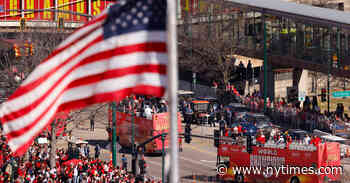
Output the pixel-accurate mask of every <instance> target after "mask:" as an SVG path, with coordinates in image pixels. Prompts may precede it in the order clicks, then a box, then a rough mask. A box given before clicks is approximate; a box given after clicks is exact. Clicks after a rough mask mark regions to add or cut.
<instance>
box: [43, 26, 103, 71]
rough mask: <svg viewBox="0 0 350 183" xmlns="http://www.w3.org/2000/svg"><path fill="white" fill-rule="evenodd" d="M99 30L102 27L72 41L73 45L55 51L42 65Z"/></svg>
mask: <svg viewBox="0 0 350 183" xmlns="http://www.w3.org/2000/svg"><path fill="white" fill-rule="evenodd" d="M97 29H100V27H99V26H97V27H95V28H93V29H91V30H90V31H88V32H86V33H85V34H83V35H81V36H80V37H79V38H77V39H76V40H74V41H72V42H71V43H69V44H67V45H65V46H64V47H62V48H58V49H56V50H54V51H53V52H52V53H51V54H50V55H49V56H48V57H47V58H46V59H45V60H44V61H42V62H41V64H42V63H45V62H47V61H49V60H50V59H52V58H53V57H55V56H57V55H58V54H59V53H61V52H63V51H65V50H66V49H68V48H69V47H71V46H72V45H74V44H75V43H77V42H79V41H81V40H83V39H84V38H86V37H87V36H89V35H90V34H91V33H93V32H95V31H96V30H97Z"/></svg>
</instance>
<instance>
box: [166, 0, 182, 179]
mask: <svg viewBox="0 0 350 183" xmlns="http://www.w3.org/2000/svg"><path fill="white" fill-rule="evenodd" d="M167 3H168V8H167V13H168V16H167V18H168V21H167V22H168V23H167V30H168V53H169V63H168V79H169V87H168V97H169V112H170V114H169V115H170V116H169V117H170V145H171V146H170V147H171V149H170V165H171V167H170V176H171V177H170V182H171V183H178V182H179V164H178V154H179V148H178V131H177V88H178V69H177V30H176V1H174V0H168V1H167ZM178 8H180V7H178Z"/></svg>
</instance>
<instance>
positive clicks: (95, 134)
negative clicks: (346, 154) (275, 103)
mask: <svg viewBox="0 0 350 183" xmlns="http://www.w3.org/2000/svg"><path fill="white" fill-rule="evenodd" d="M102 121H106V120H101V121H100V120H97V121H96V124H95V125H96V126H95V130H94V131H90V130H89V122H88V120H82V121H81V123H80V124H79V125H78V128H73V131H72V135H73V136H75V137H79V138H81V139H82V140H86V141H88V142H89V146H90V149H91V155H93V154H94V146H95V144H100V145H102V147H104V148H103V149H102V152H101V156H100V158H101V159H103V160H105V161H111V158H112V156H111V152H110V150H109V148H108V143H109V142H108V141H107V138H108V135H107V133H106V130H105V129H106V125H107V124H106V123H105V122H102ZM192 133H193V134H196V135H203V136H212V134H213V128H210V127H197V126H192ZM58 144H59V147H60V148H61V147H67V146H66V143H65V142H64V141H63V140H60V141H59V142H58ZM216 150H217V149H216V148H215V147H214V145H213V141H212V140H209V139H199V138H194V137H193V140H192V142H191V144H186V143H183V152H180V154H179V171H180V179H181V180H180V182H184V183H187V182H191V183H192V182H215V180H214V179H215V175H216V166H215V165H216ZM126 157H127V158H128V160H129V163H128V165H129V170H130V169H131V167H130V165H131V157H130V155H129V154H126ZM120 158H121V153H118V165H120V164H121V160H120ZM146 162H147V164H148V168H147V175H148V176H152V177H154V179H156V180H161V176H162V158H161V156H146ZM343 166H344V170H345V172H346V173H345V174H346V175H350V174H349V172H350V159H344V160H343ZM348 180H350V178H347V179H346V180H345V182H350V181H348ZM343 182H344V181H343Z"/></svg>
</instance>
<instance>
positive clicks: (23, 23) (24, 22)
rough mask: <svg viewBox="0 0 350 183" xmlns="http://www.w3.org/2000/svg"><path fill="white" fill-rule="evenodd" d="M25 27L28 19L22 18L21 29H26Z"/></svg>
mask: <svg viewBox="0 0 350 183" xmlns="http://www.w3.org/2000/svg"><path fill="white" fill-rule="evenodd" d="M25 27H26V19H25V18H21V20H20V28H21V30H24V28H25Z"/></svg>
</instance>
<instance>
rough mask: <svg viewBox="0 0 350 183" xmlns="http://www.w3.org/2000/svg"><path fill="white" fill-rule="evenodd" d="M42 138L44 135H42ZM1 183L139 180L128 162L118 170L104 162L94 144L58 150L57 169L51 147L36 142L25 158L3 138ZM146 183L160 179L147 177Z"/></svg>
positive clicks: (129, 182)
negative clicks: (51, 164) (51, 158)
mask: <svg viewBox="0 0 350 183" xmlns="http://www.w3.org/2000/svg"><path fill="white" fill-rule="evenodd" d="M39 138H41V136H39ZM0 146H1V150H0V168H1V170H2V171H0V183H8V182H11V183H133V182H138V181H139V180H138V178H137V177H135V176H133V175H132V174H131V173H129V172H128V168H127V167H125V166H126V165H127V163H126V161H127V159H126V158H125V156H123V158H122V162H123V163H122V165H123V166H122V167H119V166H117V167H114V166H113V164H112V163H111V162H110V161H109V162H108V161H103V160H101V159H100V157H99V156H100V150H101V148H100V146H99V145H96V146H95V151H94V153H92V152H90V147H89V146H90V145H88V144H86V145H72V144H69V145H68V148H65V149H63V148H61V149H58V150H57V151H56V157H55V158H56V161H55V162H56V163H55V166H50V145H49V144H40V143H38V141H37V140H36V141H35V142H34V143H33V145H32V146H31V147H30V148H29V150H28V151H27V153H26V154H25V155H24V156H15V155H13V154H12V153H11V151H10V149H9V147H8V145H7V144H6V138H5V137H4V136H0ZM143 182H148V183H154V182H157V181H156V180H152V179H151V178H148V177H146V178H145V180H144V181H143Z"/></svg>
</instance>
